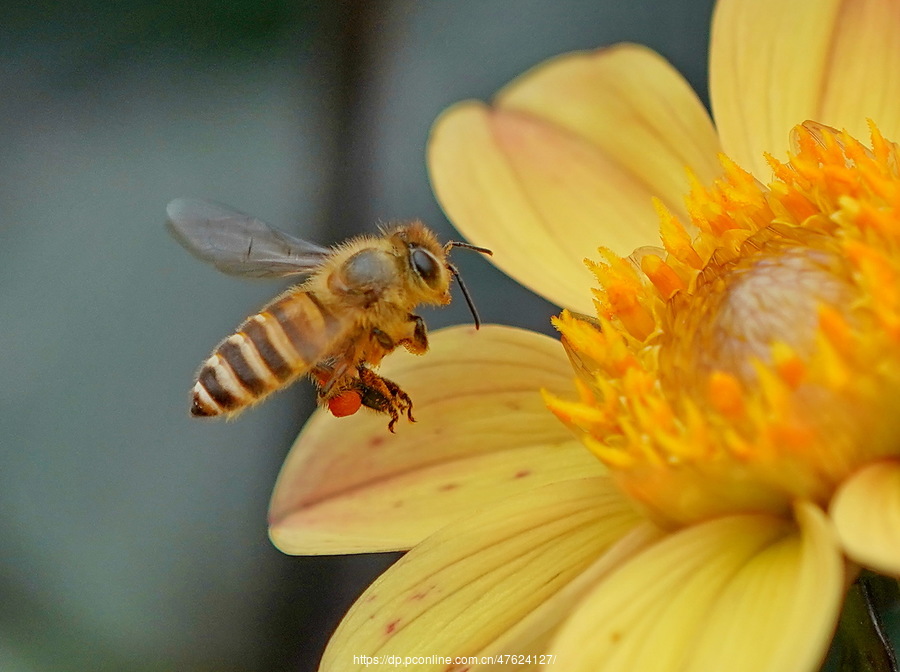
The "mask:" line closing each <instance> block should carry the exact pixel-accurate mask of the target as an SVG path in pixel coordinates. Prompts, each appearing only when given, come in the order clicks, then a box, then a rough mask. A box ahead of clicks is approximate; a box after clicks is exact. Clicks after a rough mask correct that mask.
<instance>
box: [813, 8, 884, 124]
mask: <svg viewBox="0 0 900 672" xmlns="http://www.w3.org/2000/svg"><path fill="white" fill-rule="evenodd" d="M828 39H829V40H831V42H832V47H831V53H830V54H829V59H828V71H827V74H826V86H825V88H824V91H823V94H822V113H821V118H820V119H817V121H821V122H822V123H825V124H828V125H829V126H835V127H837V128H841V129H846V130H848V131H850V133H851V134H852V135H853V136H854V137H857V138H868V137H869V129H868V127H867V125H866V119H872V120H873V121H874V122H875V124H876V125H877V126H878V129H879V130H880V131H881V132H882V133H883V134H884V136H885V137H887V138H891V139H894V138H898V137H900V4H898V3H896V2H894V1H893V0H843V2H842V3H841V9H840V13H839V15H838V17H837V19H836V20H835V26H834V30H833V32H832V33H831V35H829V37H828Z"/></svg>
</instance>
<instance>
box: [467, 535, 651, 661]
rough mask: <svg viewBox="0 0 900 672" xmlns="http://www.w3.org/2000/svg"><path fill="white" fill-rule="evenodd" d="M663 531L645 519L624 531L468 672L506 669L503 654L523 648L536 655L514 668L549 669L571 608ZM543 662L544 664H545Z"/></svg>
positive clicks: (505, 657)
mask: <svg viewBox="0 0 900 672" xmlns="http://www.w3.org/2000/svg"><path fill="white" fill-rule="evenodd" d="M664 534H665V533H664V532H663V531H662V530H660V529H659V528H658V527H656V526H654V525H653V524H652V523H650V522H649V521H644V522H642V523H640V524H639V525H637V526H636V527H634V528H633V529H632V530H631V531H630V532H629V533H628V534H626V535H625V536H624V537H622V538H621V539H620V540H619V541H618V542H616V543H615V544H613V545H612V546H611V547H610V548H609V550H608V551H606V552H605V553H604V554H603V555H602V556H601V557H600V558H599V559H598V560H597V561H596V562H594V563H593V564H592V565H591V566H590V567H588V568H587V569H586V570H584V571H583V572H582V573H581V574H579V575H578V576H577V577H576V578H575V580H573V581H572V582H571V583H569V584H568V585H567V586H566V587H565V588H563V589H562V590H560V591H559V592H558V593H556V595H553V596H552V597H550V598H549V599H548V600H547V601H546V602H544V603H543V604H541V605H540V606H539V607H537V608H536V609H535V610H534V611H532V612H531V613H530V614H528V615H527V616H526V617H525V618H523V619H522V620H521V621H519V622H518V623H516V624H515V625H514V626H513V627H512V628H510V629H509V630H508V631H506V632H504V633H502V634H501V635H500V637H499V638H498V639H497V640H496V641H494V642H491V643H490V644H488V645H487V647H485V648H484V649H483V650H482V651H481V652H480V653H479V654H478V655H479V657H480V659H481V662H480V664H478V665H473V666H472V668H471V672H476V671H477V672H483V671H484V672H486V671H487V670H496V671H498V672H499V671H500V670H508V669H509V666H508V660H509V658H507V656H514V655H517V654H522V652H523V651H529V652H534V653H536V654H538V655H537V656H535V657H533V658H532V659H531V660H530V662H523V663H522V664H517V665H516V670H517V672H518V671H521V672H529V671H531V670H540V669H553V665H552V664H548V663H549V660H550V659H549V657H548V656H547V652H548V651H550V644H551V643H552V641H553V639H554V637H555V636H556V633H557V630H558V629H559V626H560V624H561V623H564V622H565V621H566V619H567V618H568V617H569V615H570V614H571V613H572V611H573V610H574V609H575V607H576V606H577V605H578V603H579V602H581V600H582V599H584V596H585V595H586V594H588V593H589V592H590V591H591V590H592V589H593V588H594V586H595V585H596V584H597V583H598V582H599V581H600V580H601V579H603V578H604V577H606V576H607V575H608V574H609V573H610V572H611V571H613V570H615V569H616V568H618V567H619V566H620V565H621V564H622V563H624V562H626V561H627V560H629V559H630V558H631V557H633V556H634V555H636V554H637V553H638V552H640V551H642V550H643V549H644V548H646V547H647V546H649V545H650V544H652V543H654V542H656V541H658V540H659V539H660V538H662V536H664ZM545 664H546V665H545Z"/></svg>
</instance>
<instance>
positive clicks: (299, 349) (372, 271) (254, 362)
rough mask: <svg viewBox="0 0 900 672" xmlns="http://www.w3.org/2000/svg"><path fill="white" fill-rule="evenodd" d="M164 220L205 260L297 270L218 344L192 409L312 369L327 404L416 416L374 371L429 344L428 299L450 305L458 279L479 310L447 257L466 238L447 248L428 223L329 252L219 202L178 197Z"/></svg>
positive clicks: (234, 408)
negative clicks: (391, 356) (422, 313)
mask: <svg viewBox="0 0 900 672" xmlns="http://www.w3.org/2000/svg"><path fill="white" fill-rule="evenodd" d="M166 212H167V215H168V218H167V221H166V226H167V228H168V229H169V232H170V233H171V234H172V235H173V236H174V237H175V239H176V240H177V241H178V242H179V243H181V245H182V246H183V247H184V248H185V249H187V251H188V252H190V253H191V254H193V255H194V256H195V257H197V258H198V259H200V260H201V261H204V262H207V263H210V264H212V265H213V266H215V267H216V268H217V269H219V270H220V271H222V272H224V273H228V274H230V275H239V276H244V277H257V278H275V277H284V276H297V278H298V279H299V281H300V282H299V284H297V285H295V286H293V287H291V288H290V289H288V290H287V291H285V292H284V293H282V294H281V295H280V296H277V297H276V298H275V299H273V300H272V301H271V302H269V303H268V304H266V305H265V306H263V308H262V309H261V310H260V311H259V312H258V313H256V314H255V315H252V316H250V317H249V318H247V319H246V320H244V322H243V323H241V325H240V326H239V327H238V328H237V331H235V333H234V334H232V335H231V336H229V337H228V338H226V339H225V340H223V341H222V342H221V343H219V345H218V346H216V348H215V350H214V351H213V353H212V355H211V356H210V357H209V358H208V359H207V360H206V361H205V362H203V364H202V365H201V367H200V370H199V372H198V373H197V382H196V383H195V384H194V387H193V388H192V390H191V415H193V416H195V417H209V416H217V415H226V416H233V415H235V414H236V413H238V412H239V411H241V410H243V409H244V408H246V407H247V406H250V405H251V404H255V403H257V402H258V401H261V400H262V399H263V398H265V397H266V396H268V395H269V394H270V393H272V392H274V391H276V390H279V389H282V388H284V387H286V386H287V385H289V384H290V383H292V382H294V381H295V380H297V379H298V378H300V377H302V376H304V375H306V376H309V377H310V378H311V379H312V381H313V383H314V384H315V386H316V388H317V396H318V399H319V401H320V403H322V404H324V405H326V406H327V407H328V408H329V410H330V411H331V412H332V414H334V415H335V416H339V417H340V416H345V415H351V414H353V413H355V412H356V411H357V410H358V409H359V408H360V407H361V406H366V407H367V408H370V409H373V410H375V411H377V412H379V413H384V414H386V415H388V416H390V421H389V422H388V429H390V430H391V431H392V432H393V431H394V425H396V423H397V421H398V419H399V418H400V416H401V415H403V414H405V415H406V416H407V418H409V420H410V421H411V422H414V421H415V420H414V418H413V415H412V406H413V404H412V399H410V397H409V395H408V394H406V393H405V392H404V391H403V390H402V389H401V388H400V386H399V385H397V383H395V382H393V381H391V380H388V379H387V378H383V377H381V376H379V375H378V374H377V373H375V372H374V371H373V370H372V368H371V367H374V366H378V364H379V363H380V362H381V360H382V358H384V356H385V355H387V354H388V353H390V352H392V351H393V350H395V349H396V348H397V347H399V346H403V347H404V348H405V349H406V350H408V351H409V352H411V353H414V354H422V353H424V352H425V351H426V350H427V349H428V334H427V330H426V328H425V322H424V321H423V320H422V318H421V317H419V316H418V315H416V314H415V313H414V312H413V311H414V310H415V308H416V306H419V305H421V304H428V305H437V306H442V305H446V304H448V303H450V282H451V276H452V277H455V278H456V280H457V282H458V283H459V286H460V289H461V291H462V293H463V296H464V297H465V299H466V303H467V304H468V306H469V309H470V310H471V312H472V316H473V319H474V321H475V327H476V329H477V328H478V326H479V324H480V323H479V319H478V313H477V312H476V310H475V306H474V304H473V303H472V299H471V297H470V296H469V293H468V291H467V290H466V287H465V285H464V284H463V282H462V278H460V275H459V272H458V271H457V269H456V267H455V266H453V264H451V263H450V261H449V259H448V254H449V252H450V250H451V249H452V248H454V247H462V248H466V249H471V250H475V251H477V252H481V253H483V254H488V255H489V254H491V251H490V250H487V249H485V248H481V247H475V246H473V245H469V244H467V243H460V242H448V243H446V244H445V245H441V244H440V243H439V242H438V240H437V238H436V237H435V235H434V233H432V232H431V231H430V230H429V229H428V228H427V227H426V226H425V225H424V224H422V223H421V222H419V221H413V222H409V223H405V224H399V225H395V226H391V227H385V228H383V229H382V230H381V235H380V236H359V237H356V238H351V239H350V240H348V241H346V242H344V243H342V244H340V245H338V246H336V247H334V248H331V249H329V248H326V247H321V246H319V245H316V244H314V243H310V242H308V241H305V240H301V239H300V238H296V237H294V236H292V235H290V234H287V233H285V232H283V231H278V230H277V229H274V228H272V227H271V226H269V225H268V224H266V223H264V222H262V221H260V220H259V219H256V218H255V217H251V216H249V215H246V214H244V213H242V212H238V211H236V210H233V209H231V208H229V207H228V206H225V205H221V204H219V203H213V202H211V201H203V200H195V199H187V198H179V199H176V200H174V201H172V202H171V203H169V205H168V208H167V210H166Z"/></svg>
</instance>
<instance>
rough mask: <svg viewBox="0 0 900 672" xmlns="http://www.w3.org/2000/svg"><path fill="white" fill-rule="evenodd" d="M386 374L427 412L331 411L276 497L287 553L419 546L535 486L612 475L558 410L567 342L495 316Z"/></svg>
mask: <svg viewBox="0 0 900 672" xmlns="http://www.w3.org/2000/svg"><path fill="white" fill-rule="evenodd" d="M382 373H384V375H385V376H387V377H388V378H390V379H392V380H395V381H397V382H398V383H399V384H400V385H401V386H402V387H403V388H404V389H405V390H406V391H407V392H408V393H409V394H410V396H411V397H412V399H413V401H414V404H415V406H414V409H413V410H414V415H415V417H416V420H417V422H416V423H415V424H410V423H407V422H405V420H404V421H402V422H400V423H398V425H397V433H396V434H391V433H390V432H388V430H387V427H386V424H387V423H386V418H385V416H382V415H377V414H374V413H369V412H367V411H366V410H365V409H364V410H363V411H360V412H359V413H357V414H356V415H354V416H351V417H349V418H339V419H338V418H333V417H331V416H329V415H328V414H327V413H325V412H324V411H320V412H318V413H317V415H315V416H314V417H313V418H312V420H311V421H310V422H309V423H308V424H307V426H306V427H305V428H304V430H303V432H302V433H301V434H300V436H299V438H298V439H297V442H296V444H295V445H294V447H293V448H292V450H291V452H290V454H289V455H288V457H287V459H286V461H285V463H284V466H283V467H282V472H281V475H280V476H279V478H278V482H277V483H276V485H275V491H274V493H273V495H272V502H271V506H270V525H271V527H270V535H271V537H272V540H273V542H274V543H275V545H276V546H278V547H279V548H280V549H281V550H283V551H284V552H285V553H292V554H306V555H308V554H320V553H322V554H326V553H355V552H361V551H383V550H396V549H405V548H410V547H411V546H413V545H414V544H416V543H418V542H419V541H421V539H423V538H424V537H425V536H427V535H428V534H431V533H432V532H433V531H434V530H436V529H438V528H440V527H443V526H444V525H446V524H447V523H448V522H450V521H451V520H453V519H455V518H456V517H459V516H462V515H465V514H466V513H467V512H469V511H471V510H473V509H474V508H477V507H479V506H482V505H484V504H485V503H488V502H491V501H494V500H496V499H498V498H502V497H506V496H508V495H510V494H513V493H516V492H521V491H523V490H526V489H531V488H534V487H535V486H536V485H540V484H543V483H548V482H553V481H556V480H560V479H567V478H573V477H580V476H589V475H593V474H597V473H601V467H600V465H599V463H598V462H597V461H596V460H595V459H594V458H593V457H590V456H589V454H588V453H587V451H586V450H585V449H584V448H583V447H582V446H581V445H580V444H578V443H576V442H575V441H574V440H573V439H572V436H571V434H570V433H569V432H568V431H567V430H566V429H565V428H564V427H562V425H561V424H560V423H559V422H557V421H556V419H555V418H554V417H553V416H552V415H551V414H550V413H549V411H548V410H547V409H546V407H545V406H544V404H543V401H542V398H541V395H540V392H539V391H540V389H541V388H542V387H548V388H551V389H554V390H557V391H559V392H561V393H563V394H565V393H566V392H567V391H569V390H570V389H571V378H572V372H571V368H570V367H569V366H568V362H567V359H566V356H565V353H564V352H563V349H562V347H561V346H560V345H559V343H558V342H557V341H555V340H554V339H551V338H549V337H547V336H542V335H540V334H535V333H532V332H528V331H524V330H521V329H513V328H510V327H501V326H494V325H486V326H484V327H482V329H481V330H479V331H475V330H474V329H472V328H471V327H454V328H451V329H445V330H441V331H437V332H434V333H432V334H431V350H430V351H429V352H428V353H427V354H426V355H424V356H422V357H415V356H413V355H409V354H406V353H400V352H398V353H395V354H393V355H391V357H389V358H388V359H387V361H385V363H384V366H383V367H382Z"/></svg>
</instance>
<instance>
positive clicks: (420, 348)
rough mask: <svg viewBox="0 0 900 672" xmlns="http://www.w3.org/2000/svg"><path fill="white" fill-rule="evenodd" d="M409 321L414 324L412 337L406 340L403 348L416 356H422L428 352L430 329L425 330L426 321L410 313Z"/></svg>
mask: <svg viewBox="0 0 900 672" xmlns="http://www.w3.org/2000/svg"><path fill="white" fill-rule="evenodd" d="M409 321H410V322H411V323H412V336H411V337H410V338H407V339H404V341H403V347H405V348H406V349H407V350H408V351H409V352H411V353H412V354H414V355H421V354H423V353H424V352H425V351H426V350H428V329H426V328H425V320H423V319H422V318H421V317H419V316H418V315H413V314H412V313H410V314H409Z"/></svg>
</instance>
